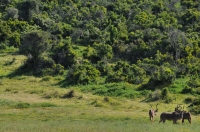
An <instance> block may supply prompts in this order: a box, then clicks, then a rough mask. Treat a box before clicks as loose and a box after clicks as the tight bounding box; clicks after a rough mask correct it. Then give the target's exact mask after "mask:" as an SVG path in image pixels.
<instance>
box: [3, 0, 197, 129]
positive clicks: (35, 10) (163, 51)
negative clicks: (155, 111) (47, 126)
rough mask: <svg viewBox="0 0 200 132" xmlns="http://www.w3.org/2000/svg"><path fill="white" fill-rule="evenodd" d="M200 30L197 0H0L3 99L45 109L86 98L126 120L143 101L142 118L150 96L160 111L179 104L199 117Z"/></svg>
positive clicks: (11, 105) (6, 105)
mask: <svg viewBox="0 0 200 132" xmlns="http://www.w3.org/2000/svg"><path fill="white" fill-rule="evenodd" d="M199 31H200V1H199V0H1V1H0V94H1V98H0V104H2V105H1V107H2V108H3V109H4V110H5V111H6V110H7V109H10V110H11V111H10V112H11V113H12V111H15V110H16V111H18V110H19V111H18V112H22V111H23V110H22V111H21V109H24V108H25V111H26V112H25V113H26V114H29V112H30V113H31V112H33V113H34V111H38V108H39V109H40V110H41V114H42V113H43V112H44V111H43V109H44V110H48V108H49V109H50V111H53V109H57V108H60V109H62V110H61V111H62V112H61V113H63V110H64V111H65V110H66V111H67V110H68V107H67V108H66V107H65V106H72V108H70V107H69V109H70V110H72V111H73V108H78V109H82V107H83V109H84V108H85V109H84V110H86V109H87V106H88V104H89V106H90V105H92V107H91V108H93V107H94V109H95V111H98V110H100V109H101V108H102V109H103V111H104V110H105V109H104V108H108V109H110V111H113V110H115V109H116V110H119V111H118V112H117V114H119V119H121V116H122V118H123V119H124V120H126V119H127V117H126V116H125V113H126V111H128V113H127V115H128V117H129V114H130V115H132V114H133V116H132V117H130V118H128V119H127V120H128V122H129V121H133V119H136V118H137V116H135V115H136V114H135V113H134V112H133V113H132V112H130V111H132V108H133V109H137V108H141V107H140V105H141V104H140V103H138V102H142V105H144V106H143V107H142V109H138V110H139V111H138V113H139V114H138V118H139V117H145V119H144V118H142V121H146V116H147V115H146V112H147V111H148V110H149V107H150V104H154V106H155V104H157V103H159V105H160V106H161V110H163V111H164V110H169V111H172V110H174V107H175V106H176V105H177V104H182V105H183V106H184V108H185V109H186V110H188V111H191V112H192V114H193V115H197V116H196V118H197V119H196V121H198V114H199V113H200V107H199V104H200V33H199ZM129 101H130V102H129ZM134 103H136V104H135V106H134V105H131V104H134ZM143 103H144V104H143ZM79 106H80V107H79ZM18 108H19V109H18ZM26 108H27V109H26ZM129 108H130V109H131V110H130V111H129ZM29 110H31V111H29ZM40 110H39V111H40ZM5 111H3V112H2V113H1V114H2V115H5V118H3V119H2V120H4V119H5V120H7V118H8V116H9V115H10V113H7V114H6V112H5ZM86 111H87V110H86ZM18 112H17V113H16V118H15V117H13V116H14V115H15V114H14V115H13V114H11V117H10V118H8V119H10V120H12V118H13V119H14V120H15V119H16V120H18V119H17V118H20V117H19V116H20V114H19V113H18ZM90 112H92V113H95V112H94V111H89V113H90ZM121 112H122V115H121V114H120V113H121ZM124 112H125V113H124ZM129 112H130V113H129ZM75 113H76V114H77V113H79V114H81V112H77V111H76V112H75ZM85 113H88V111H87V112H82V115H83V117H84V118H81V120H82V119H85V118H86V117H87V114H86V115H85ZM143 113H145V114H143ZM37 114H38V112H36V113H35V115H34V114H33V115H32V114H30V117H32V116H33V117H34V116H37ZM54 114H55V113H54ZM61 115H62V114H60V115H59V117H61ZM108 115H109V114H108ZM144 115H145V116H144ZM21 116H22V117H21V118H20V119H22V120H23V119H24V118H23V116H24V117H25V115H24V114H23V112H22V115H21ZM50 116H51V114H50ZM76 116H77V115H76ZM80 116H81V115H78V118H79V119H80ZM72 117H73V116H72ZM72 117H71V118H72ZM111 117H112V118H117V119H118V116H117V117H115V116H114V115H113V114H111ZM52 118H53V114H52ZM69 118H70V117H69ZM88 118H89V119H91V118H92V119H94V118H95V119H94V120H98V119H99V118H100V119H101V118H104V116H102V115H101V116H100V117H99V118H98V115H97V116H94V118H93V117H92V115H90V114H89V117H88ZM108 118H109V116H108ZM108 118H105V119H108ZM157 118H158V117H157ZM139 119H140V118H139ZM143 119H144V120H143ZM34 120H36V118H34ZM44 120H45V119H44ZM61 120H62V119H61ZM73 120H74V118H73ZM108 120H109V121H110V118H109V119H108ZM111 120H112V119H111ZM68 121H69V120H68ZM100 121H102V120H100ZM139 122H140V121H139ZM147 122H148V121H147ZM67 123H69V122H67ZM84 123H86V122H84ZM119 123H121V122H119ZM135 123H136V124H137V123H138V120H137V121H136V122H135ZM58 124H59V123H58ZM128 124H129V123H128ZM15 125H17V124H15ZM71 125H75V124H71ZM101 125H102V126H100V127H103V126H104V125H106V124H101ZM114 125H117V124H114ZM83 126H84V124H83ZM111 126H112V125H111ZM30 127H34V126H30ZM6 129H7V128H6ZM6 129H5V130H4V131H6ZM23 129H25V128H23ZM108 129H112V128H108ZM172 129H174V128H172ZM90 130H91V131H92V130H93V129H92V128H91V129H90ZM116 130H117V129H116ZM120 130H123V128H121V129H120ZM24 131H26V130H24ZM60 131H62V130H60ZM85 131H87V130H85ZM108 131H109V130H108ZM112 131H114V130H112ZM127 131H128V130H127ZM143 131H145V130H143Z"/></svg>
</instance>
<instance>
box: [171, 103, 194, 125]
mask: <svg viewBox="0 0 200 132" xmlns="http://www.w3.org/2000/svg"><path fill="white" fill-rule="evenodd" d="M179 108H182V107H181V106H180V105H177V107H176V108H175V111H176V112H181V110H179ZM182 111H183V112H184V113H183V118H182V123H184V119H187V120H188V121H189V123H190V124H191V123H192V118H191V113H190V112H186V111H184V107H183V110H182Z"/></svg>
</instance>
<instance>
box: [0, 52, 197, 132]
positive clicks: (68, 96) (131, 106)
mask: <svg viewBox="0 0 200 132" xmlns="http://www.w3.org/2000/svg"><path fill="white" fill-rule="evenodd" d="M13 58H15V61H14V62H13V63H10V61H11V60H13ZM25 59H26V57H25V56H22V55H16V54H11V53H3V54H0V60H1V63H0V67H1V68H0V108H1V111H0V115H1V118H0V122H1V123H0V131H1V132H16V131H20V132H28V131H32V132H38V131H43V132H77V131H81V132H88V131H92V132H102V131H104V132H122V131H123V132H133V131H139V132H146V131H155V132H160V130H162V131H163V132H168V131H181V132H198V131H199V129H200V128H199V123H200V117H199V116H198V114H196V112H192V124H191V125H190V124H189V122H188V121H187V120H186V121H185V123H184V125H181V121H178V125H174V124H172V121H166V123H165V124H162V123H160V124H159V123H158V122H159V116H160V114H161V113H162V112H164V111H165V112H166V111H168V112H172V111H173V110H174V108H175V107H176V106H177V104H181V105H182V106H184V107H185V108H184V109H185V110H186V111H188V110H190V108H188V107H187V106H188V104H187V103H186V104H185V99H195V97H194V96H193V95H190V94H187V95H183V94H172V93H171V94H170V96H172V97H173V98H176V99H174V100H173V102H170V103H165V100H156V101H153V102H152V99H151V98H149V97H144V96H142V97H140V98H133V99H130V98H127V97H122V96H121V95H119V96H118V97H115V96H114V97H113V96H107V95H103V94H101V96H99V95H94V94H92V93H91V92H87V91H86V90H85V89H90V90H91V89H92V88H91V87H95V86H96V85H89V86H87V87H86V86H82V85H78V86H68V87H66V86H65V87H63V86H62V83H60V82H62V81H63V80H65V77H63V76H56V77H52V76H44V77H35V76H30V75H29V76H27V75H18V74H13V72H14V73H15V69H18V67H20V66H21V65H23V62H24V60H25ZM177 84H178V83H177ZM129 85H130V84H129ZM129 85H128V84H122V83H121V84H118V85H113V88H112V87H111V86H112V85H110V87H111V88H112V89H114V86H115V87H117V86H118V89H119V88H120V87H125V86H126V87H128V86H129ZM97 86H99V85H97ZM97 86H96V87H97ZM105 87H106V86H105ZM105 87H103V86H101V88H102V89H103V88H105ZM129 87H130V86H129ZM99 89H100V86H99ZM90 90H89V91H90ZM113 94H114V92H113ZM154 94H155V95H156V94H157V93H154ZM155 95H154V96H155ZM156 104H158V113H157V115H156V116H155V119H154V123H151V122H150V121H149V116H148V111H149V109H150V108H151V105H152V107H153V108H155V106H156ZM189 104H190V103H189ZM11 126H12V127H11Z"/></svg>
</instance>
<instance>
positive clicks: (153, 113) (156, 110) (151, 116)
mask: <svg viewBox="0 0 200 132" xmlns="http://www.w3.org/2000/svg"><path fill="white" fill-rule="evenodd" d="M156 112H158V104H157V105H156V109H155V110H154V109H152V105H151V109H150V110H149V119H150V121H152V122H153V121H154V116H155V115H156Z"/></svg>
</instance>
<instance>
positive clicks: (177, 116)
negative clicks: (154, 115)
mask: <svg viewBox="0 0 200 132" xmlns="http://www.w3.org/2000/svg"><path fill="white" fill-rule="evenodd" d="M183 113H184V112H183V111H181V112H176V111H175V112H172V113H170V112H163V113H162V114H161V115H160V121H159V123H160V122H163V123H165V121H166V120H172V121H173V123H174V124H176V123H177V120H181V119H183Z"/></svg>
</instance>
